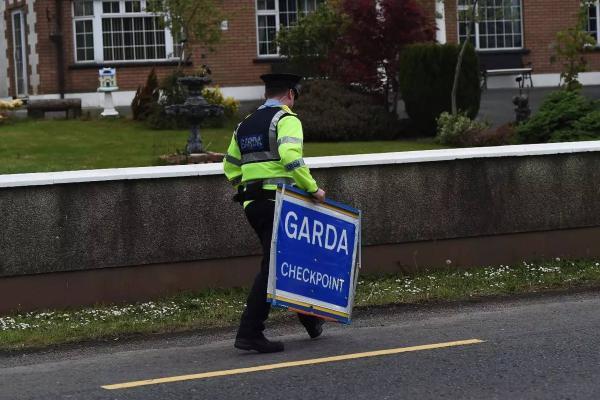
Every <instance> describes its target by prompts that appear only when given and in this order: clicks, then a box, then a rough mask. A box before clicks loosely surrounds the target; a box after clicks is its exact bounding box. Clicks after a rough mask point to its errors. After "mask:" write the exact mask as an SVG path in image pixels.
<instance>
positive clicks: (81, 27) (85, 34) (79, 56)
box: [74, 20, 94, 61]
mask: <svg viewBox="0 0 600 400" xmlns="http://www.w3.org/2000/svg"><path fill="white" fill-rule="evenodd" d="M74 33H75V49H76V52H75V55H76V61H91V60H93V59H94V33H93V31H92V21H91V20H80V21H75V32H74Z"/></svg>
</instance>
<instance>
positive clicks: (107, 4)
mask: <svg viewBox="0 0 600 400" xmlns="http://www.w3.org/2000/svg"><path fill="white" fill-rule="evenodd" d="M102 12H103V13H104V14H118V13H119V2H118V1H103V2H102Z"/></svg>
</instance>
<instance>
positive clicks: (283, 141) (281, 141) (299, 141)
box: [277, 136, 302, 146]
mask: <svg viewBox="0 0 600 400" xmlns="http://www.w3.org/2000/svg"><path fill="white" fill-rule="evenodd" d="M286 143H294V144H300V145H302V139H300V138H296V137H291V136H284V137H281V138H279V140H277V145H278V146H281V145H282V144H286Z"/></svg>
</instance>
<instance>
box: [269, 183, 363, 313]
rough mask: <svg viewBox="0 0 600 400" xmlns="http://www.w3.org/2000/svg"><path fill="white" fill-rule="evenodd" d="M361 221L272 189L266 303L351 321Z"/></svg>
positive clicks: (339, 208)
mask: <svg viewBox="0 0 600 400" xmlns="http://www.w3.org/2000/svg"><path fill="white" fill-rule="evenodd" d="M360 217H361V213H360V211H359V210H356V209H354V208H352V207H348V206H346V205H343V204H341V203H338V202H335V201H332V200H327V201H326V202H325V203H322V204H321V203H315V202H314V201H313V198H312V196H311V195H310V194H308V193H306V192H304V191H301V190H298V189H296V188H292V187H289V186H282V187H279V188H278V189H277V196H276V204H275V220H274V224H273V239H272V243H271V263H270V266H269V283H268V287H267V299H268V301H270V302H271V303H272V304H273V305H274V306H279V307H284V308H289V309H292V310H294V311H298V312H302V313H306V314H312V315H316V316H319V317H321V318H324V319H330V320H335V321H339V322H343V323H349V322H350V316H351V314H352V306H353V303H354V293H355V291H356V282H357V278H358V271H359V269H360Z"/></svg>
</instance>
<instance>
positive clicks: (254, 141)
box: [223, 105, 318, 193]
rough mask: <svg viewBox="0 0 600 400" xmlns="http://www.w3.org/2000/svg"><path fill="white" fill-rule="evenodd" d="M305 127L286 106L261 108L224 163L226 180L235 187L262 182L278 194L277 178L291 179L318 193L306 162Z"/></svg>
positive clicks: (237, 134)
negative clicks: (303, 150)
mask: <svg viewBox="0 0 600 400" xmlns="http://www.w3.org/2000/svg"><path fill="white" fill-rule="evenodd" d="M302 147H303V133H302V123H301V122H300V120H299V119H298V117H297V114H294V113H293V112H292V110H291V109H290V108H289V107H287V106H285V105H278V106H274V107H264V106H263V107H261V108H259V109H258V110H256V111H255V112H254V113H252V114H250V115H249V116H248V117H246V119H244V120H243V121H242V122H241V123H240V124H239V125H238V126H237V128H236V130H235V132H234V134H233V137H232V139H231V143H230V144H229V148H228V149H227V154H226V155H225V159H224V160H223V169H224V171H225V176H227V179H228V180H229V182H231V183H232V184H233V185H234V186H236V187H237V186H239V185H240V184H242V185H243V184H245V183H249V182H251V181H257V180H262V181H265V180H266V182H264V184H263V188H264V189H269V190H275V189H276V188H277V185H276V181H277V179H276V178H287V180H291V181H293V182H294V183H295V184H296V186H297V187H299V188H300V189H303V190H306V191H307V192H310V193H314V192H316V191H317V189H318V186H317V183H316V182H315V180H314V179H313V177H312V176H311V174H310V170H309V169H308V167H307V166H306V165H305V164H304V160H303V159H302Z"/></svg>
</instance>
